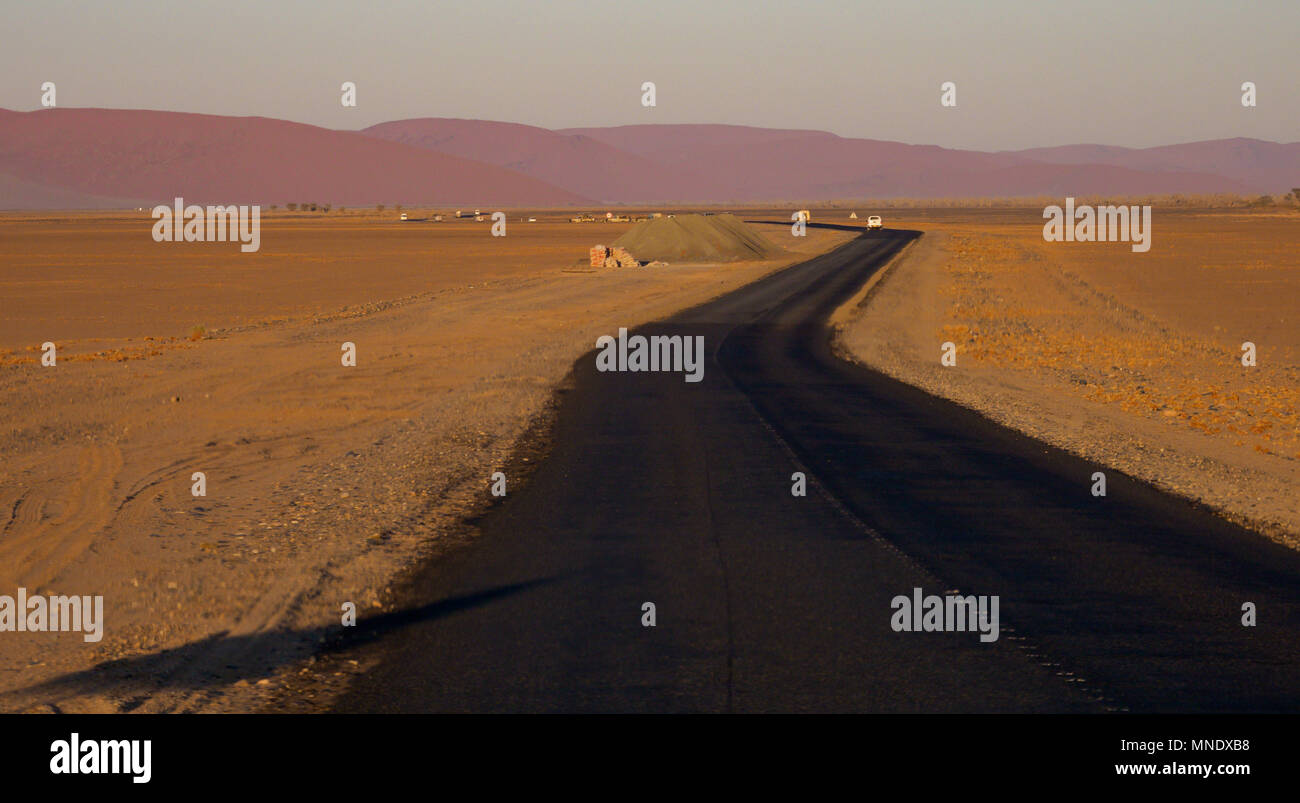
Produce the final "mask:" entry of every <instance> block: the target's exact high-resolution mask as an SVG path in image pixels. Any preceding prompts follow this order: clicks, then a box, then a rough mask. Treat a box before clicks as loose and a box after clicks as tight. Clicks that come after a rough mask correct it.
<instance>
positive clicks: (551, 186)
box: [0, 109, 1300, 208]
mask: <svg viewBox="0 0 1300 803" xmlns="http://www.w3.org/2000/svg"><path fill="white" fill-rule="evenodd" d="M1296 186H1300V143H1291V144H1279V143H1275V142H1264V141H1262V140H1253V139H1225V140H1212V141H1207V142H1194V143H1186V144H1179V145H1167V146H1162V147H1157V148H1120V147H1113V146H1106V145H1067V146H1061V147H1051V148H1032V149H1028V150H1021V151H1000V152H984V151H971V150H957V149H951V148H940V147H938V146H934V145H909V144H905V143H901V142H888V141H884V140H872V139H854V138H848V137H840V136H837V135H835V134H831V133H828V132H825V131H811V130H802V129H768V128H754V127H748V126H734V125H630V126H616V127H611V128H572V129H561V130H556V131H552V130H549V129H545V128H538V127H536V126H528V125H519V124H515V123H501V122H491V121H484V120H460V119H448V118H436V117H428V118H419V119H412V120H395V121H392V122H387V123H381V124H379V125H375V126H371V127H370V128H367V129H365V130H364V131H335V130H330V129H325V128H319V127H316V126H309V125H303V124H301V123H292V122H287V121H284V120H274V119H269V118H264V117H221V116H215V115H204V114H185V113H178V112H154V111H127V110H107V109H50V110H42V111H36V112H13V111H7V110H3V109H0V208H60V207H62V208H68V207H96V208H98V207H106V206H142V205H148V204H153V203H159V202H163V201H169V200H170V199H171V198H174V197H176V196H177V195H180V196H182V197H184V198H186V199H187V200H193V201H195V202H221V203H262V204H271V203H279V204H285V203H294V202H298V203H302V202H308V203H312V202H314V203H331V204H334V205H336V206H338V205H345V206H346V205H352V206H357V205H373V204H380V203H389V204H392V203H404V204H440V205H478V206H493V205H495V206H514V207H519V206H569V205H578V206H590V205H595V204H598V203H626V204H637V203H674V202H675V203H684V202H701V203H746V202H765V201H766V202H786V203H789V202H814V201H818V200H829V199H848V198H897V197H915V198H943V197H949V198H951V197H1015V196H1043V195H1048V196H1064V195H1135V194H1166V193H1188V194H1192V193H1215V192H1235V193H1242V194H1258V193H1269V194H1280V193H1284V192H1286V191H1288V190H1290V189H1291V188H1292V187H1296Z"/></svg>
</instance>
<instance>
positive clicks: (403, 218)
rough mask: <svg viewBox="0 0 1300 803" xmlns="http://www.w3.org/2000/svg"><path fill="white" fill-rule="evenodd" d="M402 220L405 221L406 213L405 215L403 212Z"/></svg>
mask: <svg viewBox="0 0 1300 803" xmlns="http://www.w3.org/2000/svg"><path fill="white" fill-rule="evenodd" d="M402 220H406V213H405V212H403V213H402Z"/></svg>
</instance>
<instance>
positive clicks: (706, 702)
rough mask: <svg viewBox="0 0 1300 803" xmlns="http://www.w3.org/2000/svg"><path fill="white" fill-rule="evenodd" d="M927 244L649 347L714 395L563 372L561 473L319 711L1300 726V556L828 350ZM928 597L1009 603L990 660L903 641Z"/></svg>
mask: <svg viewBox="0 0 1300 803" xmlns="http://www.w3.org/2000/svg"><path fill="white" fill-rule="evenodd" d="M916 234H917V233H916V232H905V231H890V230H886V231H884V232H881V233H875V234H870V235H867V236H865V237H862V238H859V239H857V240H854V241H853V242H851V243H849V244H847V245H846V246H844V247H842V248H840V249H839V250H837V251H835V252H832V253H831V254H828V255H825V256H822V257H819V258H816V259H813V260H811V261H809V262H806V263H803V264H801V265H797V266H795V267H792V268H789V269H787V270H785V271H782V272H780V273H778V274H775V275H773V276H770V277H768V278H767V279H765V280H763V281H760V282H757V283H755V284H752V285H750V286H747V287H745V288H743V289H741V290H739V291H736V292H734V293H731V294H730V295H728V296H725V297H723V298H721V299H718V300H716V301H714V302H711V303H709V304H707V305H704V306H702V307H698V308H696V309H693V310H690V311H688V312H685V313H683V314H681V315H678V316H676V317H675V318H673V319H671V320H668V321H664V322H662V323H659V324H655V325H653V326H649V327H645V328H644V329H642V330H639V331H640V332H641V333H643V334H655V333H658V334H668V335H703V336H704V338H705V343H706V348H707V351H708V353H709V358H708V362H707V364H706V368H705V374H704V379H703V381H702V382H699V383H688V382H685V381H684V380H683V376H682V374H680V373H627V372H624V373H615V372H606V373H601V372H598V371H597V370H596V368H595V360H594V356H593V355H588V356H587V357H586V358H584V359H583V360H581V361H580V362H579V363H578V364H577V366H576V367H575V378H576V387H575V388H574V389H573V391H572V392H570V393H568V394H567V396H566V398H565V401H564V403H563V404H562V406H561V409H560V412H559V414H558V420H557V423H556V426H555V430H554V433H553V436H554V446H553V449H552V451H551V453H550V455H549V456H548V457H547V459H546V460H545V461H543V462H542V464H541V465H540V466H539V467H538V468H537V470H536V471H535V473H534V474H533V475H532V477H531V478H530V479H529V481H528V482H527V484H526V485H525V486H523V487H519V488H515V487H512V488H511V490H510V494H509V496H508V497H507V498H506V499H505V500H504V502H502V503H501V504H499V505H497V506H495V507H494V508H493V509H492V510H491V511H490V512H489V513H488V514H487V515H486V516H485V517H484V518H483V519H482V520H481V522H480V526H481V535H480V536H479V537H477V538H475V539H474V540H473V541H472V542H471V543H469V544H467V545H465V546H463V547H459V548H456V549H451V550H449V551H447V553H446V554H444V555H442V556H440V557H438V558H436V559H434V560H432V561H431V562H430V563H429V564H428V565H427V566H425V567H423V568H422V569H421V571H420V573H419V575H418V578H417V581H416V582H415V583H414V584H413V587H412V590H411V591H410V593H409V599H407V600H405V608H406V619H405V624H404V625H403V626H401V627H396V628H391V629H388V630H387V631H386V632H384V633H383V635H380V636H377V637H376V638H375V639H374V640H373V641H372V642H371V643H370V644H368V645H367V646H366V647H365V649H366V650H373V651H375V652H374V653H372V655H373V656H376V657H378V659H379V663H378V665H377V667H376V668H375V669H374V670H372V671H369V672H367V673H365V674H362V675H360V676H358V677H357V678H356V680H355V681H354V682H353V684H352V685H351V687H350V689H349V691H348V692H347V693H346V694H345V695H344V696H343V697H342V698H341V699H340V700H339V701H338V703H337V710H339V711H351V712H362V711H366V712H370V711H377V712H423V711H614V712H622V711H653V712H658V711H737V712H740V711H865V712H936V713H938V712H945V713H946V712H1079V711H1082V712H1089V711H1095V712H1103V711H1161V712H1193V711H1196V712H1199V711H1236V712H1240V711H1268V712H1274V711H1279V712H1280V711H1289V712H1294V711H1297V710H1300V671H1298V670H1300V553H1296V552H1294V551H1291V550H1288V549H1286V548H1284V547H1281V546H1278V545H1276V544H1273V543H1271V542H1269V541H1267V540H1265V539H1263V538H1262V537H1260V536H1257V535H1255V534H1253V533H1250V532H1248V531H1245V530H1242V529H1241V528H1238V527H1236V526H1234V525H1231V524H1229V523H1227V522H1225V521H1223V520H1221V519H1219V518H1217V517H1215V516H1213V515H1211V514H1209V513H1207V512H1206V511H1204V510H1202V509H1199V508H1197V507H1196V506H1194V505H1192V504H1189V503H1187V502H1184V501H1181V500H1178V499H1175V498H1172V497H1170V496H1168V495H1165V494H1162V493H1160V492H1158V491H1156V490H1154V489H1153V488H1151V487H1150V486H1147V485H1145V484H1142V483H1139V482H1136V481H1134V480H1131V479H1129V478H1126V477H1124V476H1122V475H1120V474H1118V473H1116V472H1108V477H1109V483H1108V495H1107V496H1106V497H1104V498H1097V497H1093V496H1092V495H1091V492H1090V488H1091V485H1092V481H1091V475H1092V473H1093V472H1094V471H1096V470H1098V467H1097V466H1095V465H1093V464H1090V463H1088V462H1086V461H1084V460H1080V459H1078V458H1075V457H1072V456H1070V455H1068V454H1065V453H1063V452H1061V451H1059V450H1056V449H1053V448H1051V447H1049V446H1046V445H1044V444H1042V443H1040V442H1038V441H1036V440H1033V439H1032V438H1029V437H1026V436H1024V435H1020V434H1018V433H1015V432H1012V431H1010V430H1007V429H1005V428H1003V427H1000V426H998V425H996V424H993V423H991V422H989V421H987V420H985V419H984V418H982V417H980V416H978V415H976V414H974V413H972V412H970V411H968V410H965V409H963V408H960V407H958V406H956V405H953V404H951V403H949V402H946V401H943V400H940V399H936V398H934V397H931V396H929V395H927V394H925V393H923V392H921V391H918V390H916V389H914V388H911V387H909V386H906V385H903V384H901V383H899V382H896V381H894V380H892V379H890V378H888V377H885V376H883V375H881V374H878V373H875V372H873V371H870V370H867V369H865V368H862V367H860V366H856V365H851V364H848V363H845V362H843V361H841V360H839V359H838V358H836V357H835V356H834V354H833V353H832V351H831V348H830V343H829V333H828V331H827V329H826V326H825V319H826V317H827V316H828V315H829V314H830V312H831V311H832V310H833V309H835V307H836V306H838V305H839V304H840V303H842V302H843V301H844V300H845V299H847V298H849V297H851V296H852V294H853V293H854V292H855V291H856V290H857V289H858V288H860V287H861V285H862V284H863V282H864V281H865V280H866V279H867V278H868V277H869V276H870V275H871V274H872V273H873V272H874V271H876V270H877V269H878V268H879V267H880V266H881V265H882V264H884V263H885V262H886V261H887V260H888V258H889V257H890V256H891V255H893V254H894V253H896V252H897V251H898V250H899V249H900V248H902V247H903V246H904V245H905V244H906V243H907V242H908V241H909V240H910V239H912V238H913V237H915V236H916ZM610 334H616V333H614V332H611V333H610ZM936 359H937V350H936ZM796 471H803V472H806V473H807V475H808V477H809V489H808V493H807V495H806V496H803V497H798V496H794V495H792V493H791V486H792V481H791V475H792V473H793V472H796ZM485 493H486V489H485ZM917 587H919V588H922V589H923V591H924V593H926V594H931V593H933V594H943V593H945V592H948V591H952V590H959V591H960V592H961V593H963V594H975V595H997V596H998V598H999V600H1000V609H999V613H1000V626H1001V632H1000V638H999V639H998V640H997V641H994V642H991V643H984V642H981V641H980V639H979V638H978V634H976V633H971V632H937V633H916V632H895V631H894V630H893V629H892V628H891V626H890V619H891V615H892V614H893V609H892V608H891V604H890V602H891V600H892V599H893V598H894V597H895V596H898V595H904V596H907V595H911V594H912V590H913V589H914V588H917ZM645 602H652V603H654V605H655V606H656V625H655V626H654V627H643V626H642V623H641V620H642V605H643V603H645ZM1245 602H1253V603H1255V605H1256V606H1257V610H1258V624H1257V626H1255V627H1244V626H1243V625H1242V623H1241V617H1242V605H1243V603H1245Z"/></svg>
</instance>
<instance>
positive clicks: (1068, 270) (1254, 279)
mask: <svg viewBox="0 0 1300 803" xmlns="http://www.w3.org/2000/svg"><path fill="white" fill-rule="evenodd" d="M860 214H861V212H860ZM887 214H888V213H887ZM1154 214H1155V223H1154V244H1153V247H1152V249H1151V251H1150V252H1149V253H1146V254H1139V253H1132V252H1131V250H1130V248H1129V246H1128V244H1126V243H1047V242H1044V241H1043V238H1042V225H1043V224H1042V218H1041V209H1028V210H1021V211H1019V212H1015V211H1006V210H1001V211H996V212H989V211H985V210H939V211H933V212H930V213H925V214H916V213H913V214H910V215H909V214H908V213H906V212H903V211H899V212H897V213H895V214H894V215H893V216H892V217H888V218H887V220H886V225H889V226H896V227H902V228H906V227H911V228H915V229H921V230H924V231H925V232H926V234H925V235H924V236H923V237H922V238H921V240H919V241H918V242H917V243H916V244H915V245H913V246H912V247H911V249H910V252H908V253H907V254H905V255H904V257H903V258H902V259H899V260H897V261H896V262H895V263H894V264H893V265H892V266H891V269H890V271H889V273H888V274H887V275H886V276H885V277H884V278H883V279H882V280H881V281H880V283H879V284H878V285H877V286H876V287H875V288H874V289H873V290H872V291H871V292H870V293H869V294H867V296H866V297H865V299H862V300H860V301H858V302H855V304H856V306H855V307H854V308H853V309H852V310H845V311H844V312H845V316H844V317H846V318H847V321H846V322H845V323H844V324H843V326H842V329H841V331H840V335H839V337H840V340H839V343H840V346H841V348H842V350H843V351H844V353H845V354H846V356H849V357H851V358H853V359H859V360H861V361H862V362H864V363H866V364H868V365H871V366H874V367H877V368H879V369H881V370H884V371H885V372H887V373H890V374H892V375H894V376H896V377H898V378H900V379H902V380H904V381H907V382H910V383H912V384H915V385H919V386H921V387H924V388H926V389H927V390H929V391H931V392H933V393H936V394H939V395H942V396H945V397H947V398H950V399H953V400H956V401H958V402H960V403H961V404H963V405H965V406H968V407H972V408H974V409H977V410H980V411H981V412H983V413H985V414H986V415H988V416H990V417H992V418H994V419H995V420H998V421H1000V422H1002V423H1004V424H1007V425H1009V426H1012V427H1015V428H1018V429H1021V430H1023V431H1025V432H1028V433H1030V434H1032V435H1034V436H1036V437H1039V438H1042V439H1044V440H1046V441H1048V442H1050V443H1053V444H1055V445H1058V446H1061V447H1063V448H1066V449H1069V450H1071V451H1074V452H1076V453H1078V454H1080V455H1083V456H1085V457H1087V458H1090V459H1092V460H1095V461H1096V462H1097V463H1098V466H1099V468H1104V467H1106V466H1110V467H1113V468H1115V469H1118V470H1120V471H1122V472H1125V473H1127V474H1130V475H1132V476H1135V477H1139V478H1142V479H1145V480H1147V481H1149V482H1151V483H1154V484H1155V485H1157V486H1160V487H1163V488H1165V489H1167V490H1170V491H1172V492H1175V493H1178V494H1181V495H1183V496H1186V497H1189V498H1191V499H1195V500H1197V501H1199V502H1202V503H1204V504H1207V505H1209V506H1211V507H1213V508H1215V509H1217V510H1218V511H1219V512H1221V513H1222V514H1223V515H1225V516H1227V517H1229V518H1231V519H1233V520H1236V521H1239V522H1242V523H1245V524H1247V525H1248V526H1251V527H1254V528H1256V529H1258V530H1260V531H1262V532H1264V533H1265V534H1268V535H1270V536H1271V537H1274V538H1276V539H1278V540H1280V541H1283V542H1284V543H1289V544H1291V545H1292V546H1297V545H1300V539H1298V538H1297V535H1298V534H1300V505H1297V502H1296V488H1297V487H1300V368H1297V357H1300V323H1298V322H1297V318H1296V310H1297V309H1300V250H1297V249H1296V244H1297V241H1298V240H1300V237H1298V235H1300V216H1297V215H1296V214H1295V213H1294V212H1291V213H1285V214H1276V213H1267V212H1258V213H1238V212H1213V211H1199V212H1188V211H1184V212H1174V211H1170V210H1160V209H1156V210H1155V213H1154ZM945 341H951V342H953V343H954V344H955V345H956V347H957V364H956V366H954V367H942V366H941V365H940V360H939V357H940V344H941V343H943V342H945ZM1246 341H1250V342H1253V343H1254V344H1255V345H1256V348H1257V365H1256V366H1254V367H1244V366H1243V365H1242V363H1241V357H1242V354H1243V352H1242V349H1241V346H1242V343H1243V342H1246ZM1087 480H1088V478H1080V482H1081V483H1085V482H1087Z"/></svg>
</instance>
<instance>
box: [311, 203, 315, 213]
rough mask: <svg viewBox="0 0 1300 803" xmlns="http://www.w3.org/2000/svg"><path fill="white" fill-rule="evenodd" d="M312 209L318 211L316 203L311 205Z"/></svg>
mask: <svg viewBox="0 0 1300 803" xmlns="http://www.w3.org/2000/svg"><path fill="white" fill-rule="evenodd" d="M311 211H313V212H315V211H316V204H312V205H311Z"/></svg>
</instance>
